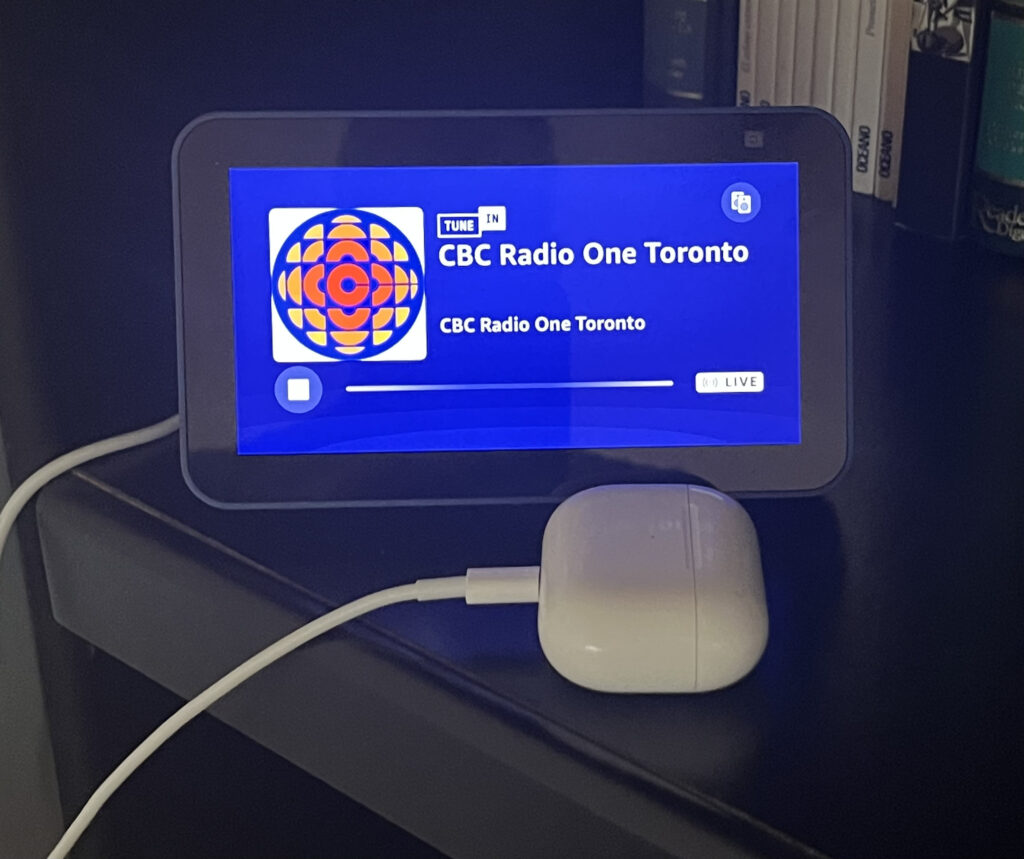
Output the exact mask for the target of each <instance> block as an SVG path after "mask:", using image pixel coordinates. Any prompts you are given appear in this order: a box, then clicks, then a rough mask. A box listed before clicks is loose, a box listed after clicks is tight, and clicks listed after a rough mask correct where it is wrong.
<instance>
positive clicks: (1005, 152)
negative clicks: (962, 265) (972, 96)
mask: <svg viewBox="0 0 1024 859" xmlns="http://www.w3.org/2000/svg"><path fill="white" fill-rule="evenodd" d="M989 27H990V30H989V39H988V60H987V61H986V64H985V85H984V89H983V90H982V97H981V118H980V120H979V122H978V143H977V152H976V154H975V161H974V166H975V172H974V195H973V204H972V205H973V218H972V220H973V223H974V228H975V230H976V232H977V235H978V236H979V238H980V239H981V241H982V242H983V243H984V244H985V245H987V246H989V247H991V248H992V249H994V250H998V251H1001V252H1003V253H1008V254H1013V255H1014V256H1024V0H997V2H995V3H993V6H992V15H991V19H990V22H989Z"/></svg>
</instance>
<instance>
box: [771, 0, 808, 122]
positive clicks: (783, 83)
mask: <svg viewBox="0 0 1024 859" xmlns="http://www.w3.org/2000/svg"><path fill="white" fill-rule="evenodd" d="M805 2H806V0H805ZM797 5H798V3H797V0H779V29H778V36H777V37H776V45H777V49H776V51H777V52H776V57H775V104H793V60H794V51H795V49H796V9H797Z"/></svg>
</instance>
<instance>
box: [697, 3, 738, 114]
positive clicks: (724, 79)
mask: <svg viewBox="0 0 1024 859" xmlns="http://www.w3.org/2000/svg"><path fill="white" fill-rule="evenodd" d="M739 14H740V3H739V0H709V2H708V13H707V20H708V30H707V42H706V45H705V56H706V57H707V63H706V65H705V67H704V93H705V104H708V105H714V106H716V107H729V106H730V105H733V104H735V103H736V56H737V39H738V35H739Z"/></svg>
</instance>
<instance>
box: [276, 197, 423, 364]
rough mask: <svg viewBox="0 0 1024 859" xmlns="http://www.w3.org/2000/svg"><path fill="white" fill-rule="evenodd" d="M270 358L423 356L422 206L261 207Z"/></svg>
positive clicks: (388, 358) (289, 361)
mask: <svg viewBox="0 0 1024 859" xmlns="http://www.w3.org/2000/svg"><path fill="white" fill-rule="evenodd" d="M267 221H268V227H269V237H270V266H271V284H272V306H271V324H272V338H273V353H274V360H275V361H277V362H279V363H284V364H296V363H308V362H314V361H422V360H423V359H424V358H426V357H427V322H426V297H425V295H424V291H423V261H424V237H423V235H424V233H423V210H422V209H419V208H416V207H414V206H400V207H391V208H360V209H313V208H277V209H271V210H270V213H269V215H268V218H267Z"/></svg>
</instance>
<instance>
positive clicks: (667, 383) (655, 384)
mask: <svg viewBox="0 0 1024 859" xmlns="http://www.w3.org/2000/svg"><path fill="white" fill-rule="evenodd" d="M674 384H675V382H673V381H672V380H671V379H640V380H637V381H625V382H489V383H485V384H477V385H346V386H345V390H346V391H347V392H348V393H350V394H380V393H386V392H393V391H530V390H538V389H546V388H671V387H672V386H673V385H674Z"/></svg>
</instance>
